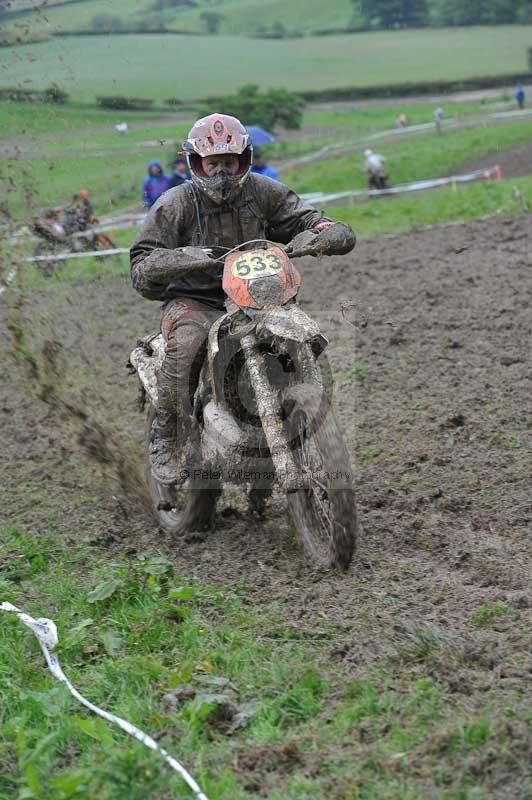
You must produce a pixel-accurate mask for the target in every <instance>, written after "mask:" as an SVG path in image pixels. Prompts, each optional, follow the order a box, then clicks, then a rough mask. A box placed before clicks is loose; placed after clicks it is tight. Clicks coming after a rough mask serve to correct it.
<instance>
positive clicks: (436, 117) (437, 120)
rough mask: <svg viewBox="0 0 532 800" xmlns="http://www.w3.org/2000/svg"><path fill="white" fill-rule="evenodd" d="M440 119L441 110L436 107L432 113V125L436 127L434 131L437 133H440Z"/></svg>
mask: <svg viewBox="0 0 532 800" xmlns="http://www.w3.org/2000/svg"><path fill="white" fill-rule="evenodd" d="M442 119H443V108H441V107H438V108H437V109H435V111H434V124H435V125H436V130H437V132H438V133H441V122H442Z"/></svg>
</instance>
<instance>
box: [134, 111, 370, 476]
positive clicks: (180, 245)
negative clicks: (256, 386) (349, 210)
mask: <svg viewBox="0 0 532 800" xmlns="http://www.w3.org/2000/svg"><path fill="white" fill-rule="evenodd" d="M184 150H185V153H186V158H187V163H188V166H189V169H190V173H191V178H192V179H191V181H190V182H187V183H184V184H182V185H181V186H177V187H176V188H174V189H170V190H169V191H167V192H165V194H163V195H162V196H161V197H160V198H159V200H158V201H157V202H156V203H155V205H154V206H153V208H152V209H151V210H150V212H149V214H148V217H147V219H146V222H145V223H144V227H143V229H142V230H141V232H140V234H139V235H138V237H137V238H136V240H135V242H134V243H133V245H132V247H131V276H132V282H133V287H134V288H135V289H136V290H137V291H138V292H140V293H141V294H142V295H143V296H144V297H146V298H148V299H149V300H163V301H164V305H163V313H162V322H161V330H162V333H163V337H164V339H165V342H166V354H165V358H164V361H163V363H162V366H161V368H160V371H159V373H158V376H157V386H158V411H157V416H156V418H155V420H154V422H153V426H152V431H151V442H150V460H151V469H152V474H153V476H154V477H155V479H156V480H158V481H159V482H160V483H164V484H173V483H182V482H183V481H184V480H185V478H186V474H185V473H184V472H183V467H184V466H185V464H186V462H187V459H188V458H189V453H190V452H191V451H192V450H193V449H194V447H195V446H196V447H197V441H194V436H195V428H194V424H193V419H192V403H193V398H194V393H195V390H196V387H197V384H198V380H199V375H200V371H201V367H202V364H203V360H204V356H205V352H206V339H207V335H208V331H209V328H210V326H211V325H212V324H213V322H214V321H215V320H216V319H217V318H218V317H220V316H221V315H222V314H223V313H224V310H225V307H224V300H225V295H224V292H223V289H222V266H221V264H220V262H214V263H213V267H212V269H211V270H204V269H202V270H198V271H197V272H192V273H188V274H187V275H185V276H180V275H179V272H178V269H177V268H178V267H179V265H193V264H194V262H197V261H203V262H205V260H206V257H207V256H206V253H205V251H204V250H203V249H202V247H225V248H231V247H235V246H236V245H238V244H242V243H244V242H248V241H250V240H254V239H272V240H274V241H276V242H280V243H282V244H288V243H289V242H293V245H294V246H297V247H299V246H303V245H305V244H307V243H309V242H317V243H318V244H319V246H320V249H321V250H322V252H323V253H331V254H332V253H338V254H343V253H347V252H349V251H350V250H352V248H353V247H354V245H355V236H354V234H353V232H352V230H351V228H349V227H348V226H347V225H344V224H342V223H333V222H332V221H331V220H329V219H327V218H325V217H323V216H322V215H321V214H320V213H319V212H318V211H316V210H315V209H314V208H313V207H312V206H309V205H307V204H305V203H304V202H303V201H302V200H301V199H300V198H299V197H298V196H297V195H296V194H295V193H294V192H292V191H291V190H290V189H289V188H288V187H287V186H284V185H283V184H282V183H279V182H278V181H274V180H272V179H270V178H267V177H264V176H262V175H256V174H252V173H251V166H252V156H253V148H252V146H251V143H250V140H249V135H248V133H247V131H246V129H245V128H244V126H243V125H242V123H241V122H240V121H239V120H238V119H236V118H235V117H231V116H227V115H225V114H210V115H209V116H207V117H204V118H202V119H199V120H198V121H197V122H196V123H195V124H194V125H193V127H192V129H191V130H190V133H189V134H188V138H187V140H186V142H185V145H184ZM294 237H295V238H294ZM187 445H188V446H187Z"/></svg>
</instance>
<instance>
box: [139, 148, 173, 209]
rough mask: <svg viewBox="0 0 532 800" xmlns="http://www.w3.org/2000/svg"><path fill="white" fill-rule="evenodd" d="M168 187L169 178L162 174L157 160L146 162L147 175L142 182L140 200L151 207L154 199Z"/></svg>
mask: <svg viewBox="0 0 532 800" xmlns="http://www.w3.org/2000/svg"><path fill="white" fill-rule="evenodd" d="M169 188H170V178H169V177H168V176H167V175H165V174H164V172H163V168H162V167H161V165H160V164H159V162H158V161H156V160H154V161H150V163H149V164H148V177H147V178H146V179H145V181H144V183H143V184H142V202H143V203H144V204H145V205H147V206H148V207H150V208H151V206H152V205H153V204H154V203H155V201H156V200H157V199H158V198H159V197H160V196H161V195H162V194H163V192H166V190H167V189H169Z"/></svg>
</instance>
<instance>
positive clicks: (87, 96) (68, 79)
mask: <svg viewBox="0 0 532 800" xmlns="http://www.w3.org/2000/svg"><path fill="white" fill-rule="evenodd" d="M76 7H78V6H76ZM531 32H532V27H530V26H529V27H526V26H522V27H498V28H454V29H442V30H426V31H401V32H382V33H368V34H353V35H343V36H329V37H323V38H303V39H294V40H276V41H271V40H268V41H266V40H254V39H246V38H241V37H240V38H239V37H231V36H210V37H186V36H183V37H181V36H169V35H166V36H165V35H149V36H148V35H146V36H98V37H94V36H92V37H89V36H87V37H83V36H81V37H71V38H66V39H57V38H56V39H53V40H51V41H48V42H44V43H41V44H34V45H23V46H20V47H16V48H2V50H1V52H0V59H1V65H2V72H1V74H2V84H3V85H8V86H12V85H22V86H32V87H34V88H36V89H43V88H45V87H46V86H49V85H50V83H52V82H53V81H55V82H56V83H58V84H59V85H60V86H61V87H62V88H64V89H65V90H66V91H68V92H70V93H71V94H72V95H73V97H74V98H75V99H76V101H83V102H89V101H91V102H92V101H94V97H95V96H96V95H99V94H126V95H134V96H136V97H153V98H155V99H156V100H164V99H166V98H169V97H174V96H176V95H177V96H178V97H180V98H181V99H183V100H191V99H196V98H198V97H206V96H210V95H216V94H218V95H220V94H226V93H227V92H231V91H233V90H234V89H236V88H238V87H239V86H241V85H243V84H245V83H249V82H250V81H253V82H256V83H257V84H259V85H260V86H261V87H265V88H267V87H271V86H284V87H286V88H289V89H294V90H304V89H317V88H326V87H336V86H352V85H360V86H371V85H372V84H382V83H390V84H393V83H397V82H401V81H419V80H420V78H421V77H422V79H423V80H430V79H433V78H434V79H436V78H442V79H450V78H461V77H465V76H472V75H480V74H491V75H496V74H504V73H511V72H515V71H516V70H524V69H525V68H526V48H527V47H528V45H529V41H530V38H531ZM199 54H201V55H199ZM451 54H452V57H451ZM198 58H200V61H201V69H198Z"/></svg>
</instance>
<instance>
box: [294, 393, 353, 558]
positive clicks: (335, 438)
mask: <svg viewBox="0 0 532 800" xmlns="http://www.w3.org/2000/svg"><path fill="white" fill-rule="evenodd" d="M284 410H285V416H286V426H287V431H288V434H289V437H290V440H291V446H292V451H293V454H294V459H295V462H296V465H297V466H298V468H299V469H301V470H302V472H304V473H306V476H307V485H306V487H305V488H303V489H299V490H298V491H297V492H293V493H290V494H289V495H288V506H289V509H290V513H291V516H292V520H293V522H294V525H295V527H296V529H297V531H298V533H299V536H300V537H301V541H302V543H303V547H304V549H305V551H306V553H307V554H308V555H309V556H310V558H311V559H313V560H314V561H316V562H318V563H319V564H322V565H323V566H328V567H329V566H334V567H340V568H342V569H347V568H348V566H349V564H350V563H351V559H352V557H353V553H354V550H355V546H356V537H357V521H356V509H355V497H354V491H353V486H352V471H351V465H350V462H349V454H348V452H347V448H346V446H345V444H344V440H343V437H342V434H341V433H340V430H339V428H338V424H337V422H336V419H335V418H334V415H333V412H332V408H331V406H330V403H329V401H328V399H327V397H326V395H325V394H324V392H323V390H322V389H321V388H320V387H318V386H314V385H312V384H300V385H298V386H293V387H291V388H290V389H288V390H287V391H286V392H285V395H284Z"/></svg>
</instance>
